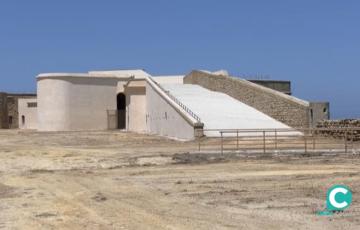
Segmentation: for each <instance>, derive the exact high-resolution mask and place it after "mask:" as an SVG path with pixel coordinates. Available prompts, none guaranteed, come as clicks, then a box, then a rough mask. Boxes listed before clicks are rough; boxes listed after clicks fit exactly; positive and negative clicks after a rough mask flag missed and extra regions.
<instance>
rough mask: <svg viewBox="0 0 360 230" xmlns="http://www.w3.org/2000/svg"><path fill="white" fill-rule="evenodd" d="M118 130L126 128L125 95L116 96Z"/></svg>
mask: <svg viewBox="0 0 360 230" xmlns="http://www.w3.org/2000/svg"><path fill="white" fill-rule="evenodd" d="M117 114H118V129H125V128H126V97H125V94H123V93H119V94H118V95H117Z"/></svg>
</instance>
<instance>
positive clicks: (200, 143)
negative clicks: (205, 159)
mask: <svg viewBox="0 0 360 230" xmlns="http://www.w3.org/2000/svg"><path fill="white" fill-rule="evenodd" d="M198 140H199V152H200V151H201V147H200V145H201V140H200V137H198Z"/></svg>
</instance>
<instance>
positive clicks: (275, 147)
mask: <svg viewBox="0 0 360 230" xmlns="http://www.w3.org/2000/svg"><path fill="white" fill-rule="evenodd" d="M275 151H277V130H276V129H275Z"/></svg>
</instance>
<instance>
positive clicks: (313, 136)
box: [311, 130, 315, 150]
mask: <svg viewBox="0 0 360 230" xmlns="http://www.w3.org/2000/svg"><path fill="white" fill-rule="evenodd" d="M311 136H312V145H313V150H315V134H314V130H311Z"/></svg>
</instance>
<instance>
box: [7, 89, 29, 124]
mask: <svg viewBox="0 0 360 230" xmlns="http://www.w3.org/2000/svg"><path fill="white" fill-rule="evenodd" d="M23 99H24V100H25V99H26V100H32V101H35V102H36V94H31V93H4V92H3V93H2V92H0V128H2V129H17V128H19V127H21V116H19V101H21V100H23ZM19 119H20V120H19Z"/></svg>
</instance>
